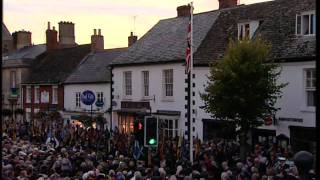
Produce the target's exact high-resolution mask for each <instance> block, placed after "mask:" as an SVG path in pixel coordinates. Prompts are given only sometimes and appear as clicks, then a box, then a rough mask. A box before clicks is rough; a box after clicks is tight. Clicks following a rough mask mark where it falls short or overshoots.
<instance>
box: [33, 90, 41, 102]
mask: <svg viewBox="0 0 320 180" xmlns="http://www.w3.org/2000/svg"><path fill="white" fill-rule="evenodd" d="M33 92H34V103H36V104H38V103H40V96H41V94H40V88H39V86H35V87H34V91H33Z"/></svg>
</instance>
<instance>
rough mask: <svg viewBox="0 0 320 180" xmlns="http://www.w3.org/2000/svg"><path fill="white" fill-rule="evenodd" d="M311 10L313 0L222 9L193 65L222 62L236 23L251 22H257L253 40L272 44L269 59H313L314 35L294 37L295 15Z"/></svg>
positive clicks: (234, 37)
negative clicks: (309, 57)
mask: <svg viewBox="0 0 320 180" xmlns="http://www.w3.org/2000/svg"><path fill="white" fill-rule="evenodd" d="M314 9H315V1H314V0H276V1H268V2H262V3H256V4H251V5H245V6H237V7H236V8H231V9H226V10H223V11H221V13H220V16H219V18H218V19H217V20H216V22H215V24H214V25H213V27H212V29H211V30H210V32H209V33H208V35H207V37H206V38H205V40H204V41H203V43H202V44H201V46H200V47H199V50H198V51H197V52H195V54H194V63H195V64H196V65H207V64H208V63H210V61H213V60H219V59H221V58H222V57H223V56H224V53H225V51H226V48H227V45H228V42H229V39H237V35H238V27H237V25H238V23H239V22H245V21H250V20H256V21H259V22H260V25H259V27H258V29H257V30H256V32H255V35H254V38H255V37H258V35H261V37H262V38H263V39H265V40H266V41H267V42H268V43H269V44H270V45H271V49H270V53H269V58H271V59H288V58H294V57H295V58H297V57H308V56H315V40H316V38H315V36H310V37H302V36H300V37H299V36H296V35H295V27H296V24H295V20H296V14H298V13H301V12H303V11H308V10H314Z"/></svg>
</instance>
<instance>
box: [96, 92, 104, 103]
mask: <svg viewBox="0 0 320 180" xmlns="http://www.w3.org/2000/svg"><path fill="white" fill-rule="evenodd" d="M96 94H97V101H102V102H104V101H103V92H96Z"/></svg>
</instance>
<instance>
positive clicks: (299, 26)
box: [296, 16, 301, 34]
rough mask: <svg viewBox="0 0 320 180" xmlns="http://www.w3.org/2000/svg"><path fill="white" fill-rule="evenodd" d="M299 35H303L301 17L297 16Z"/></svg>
mask: <svg viewBox="0 0 320 180" xmlns="http://www.w3.org/2000/svg"><path fill="white" fill-rule="evenodd" d="M296 31H297V34H301V16H297V29H296Z"/></svg>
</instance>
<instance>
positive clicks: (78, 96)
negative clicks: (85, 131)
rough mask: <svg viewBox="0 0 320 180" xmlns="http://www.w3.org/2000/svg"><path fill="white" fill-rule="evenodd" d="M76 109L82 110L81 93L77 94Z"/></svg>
mask: <svg viewBox="0 0 320 180" xmlns="http://www.w3.org/2000/svg"><path fill="white" fill-rule="evenodd" d="M75 94H76V108H81V92H76V93H75Z"/></svg>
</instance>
